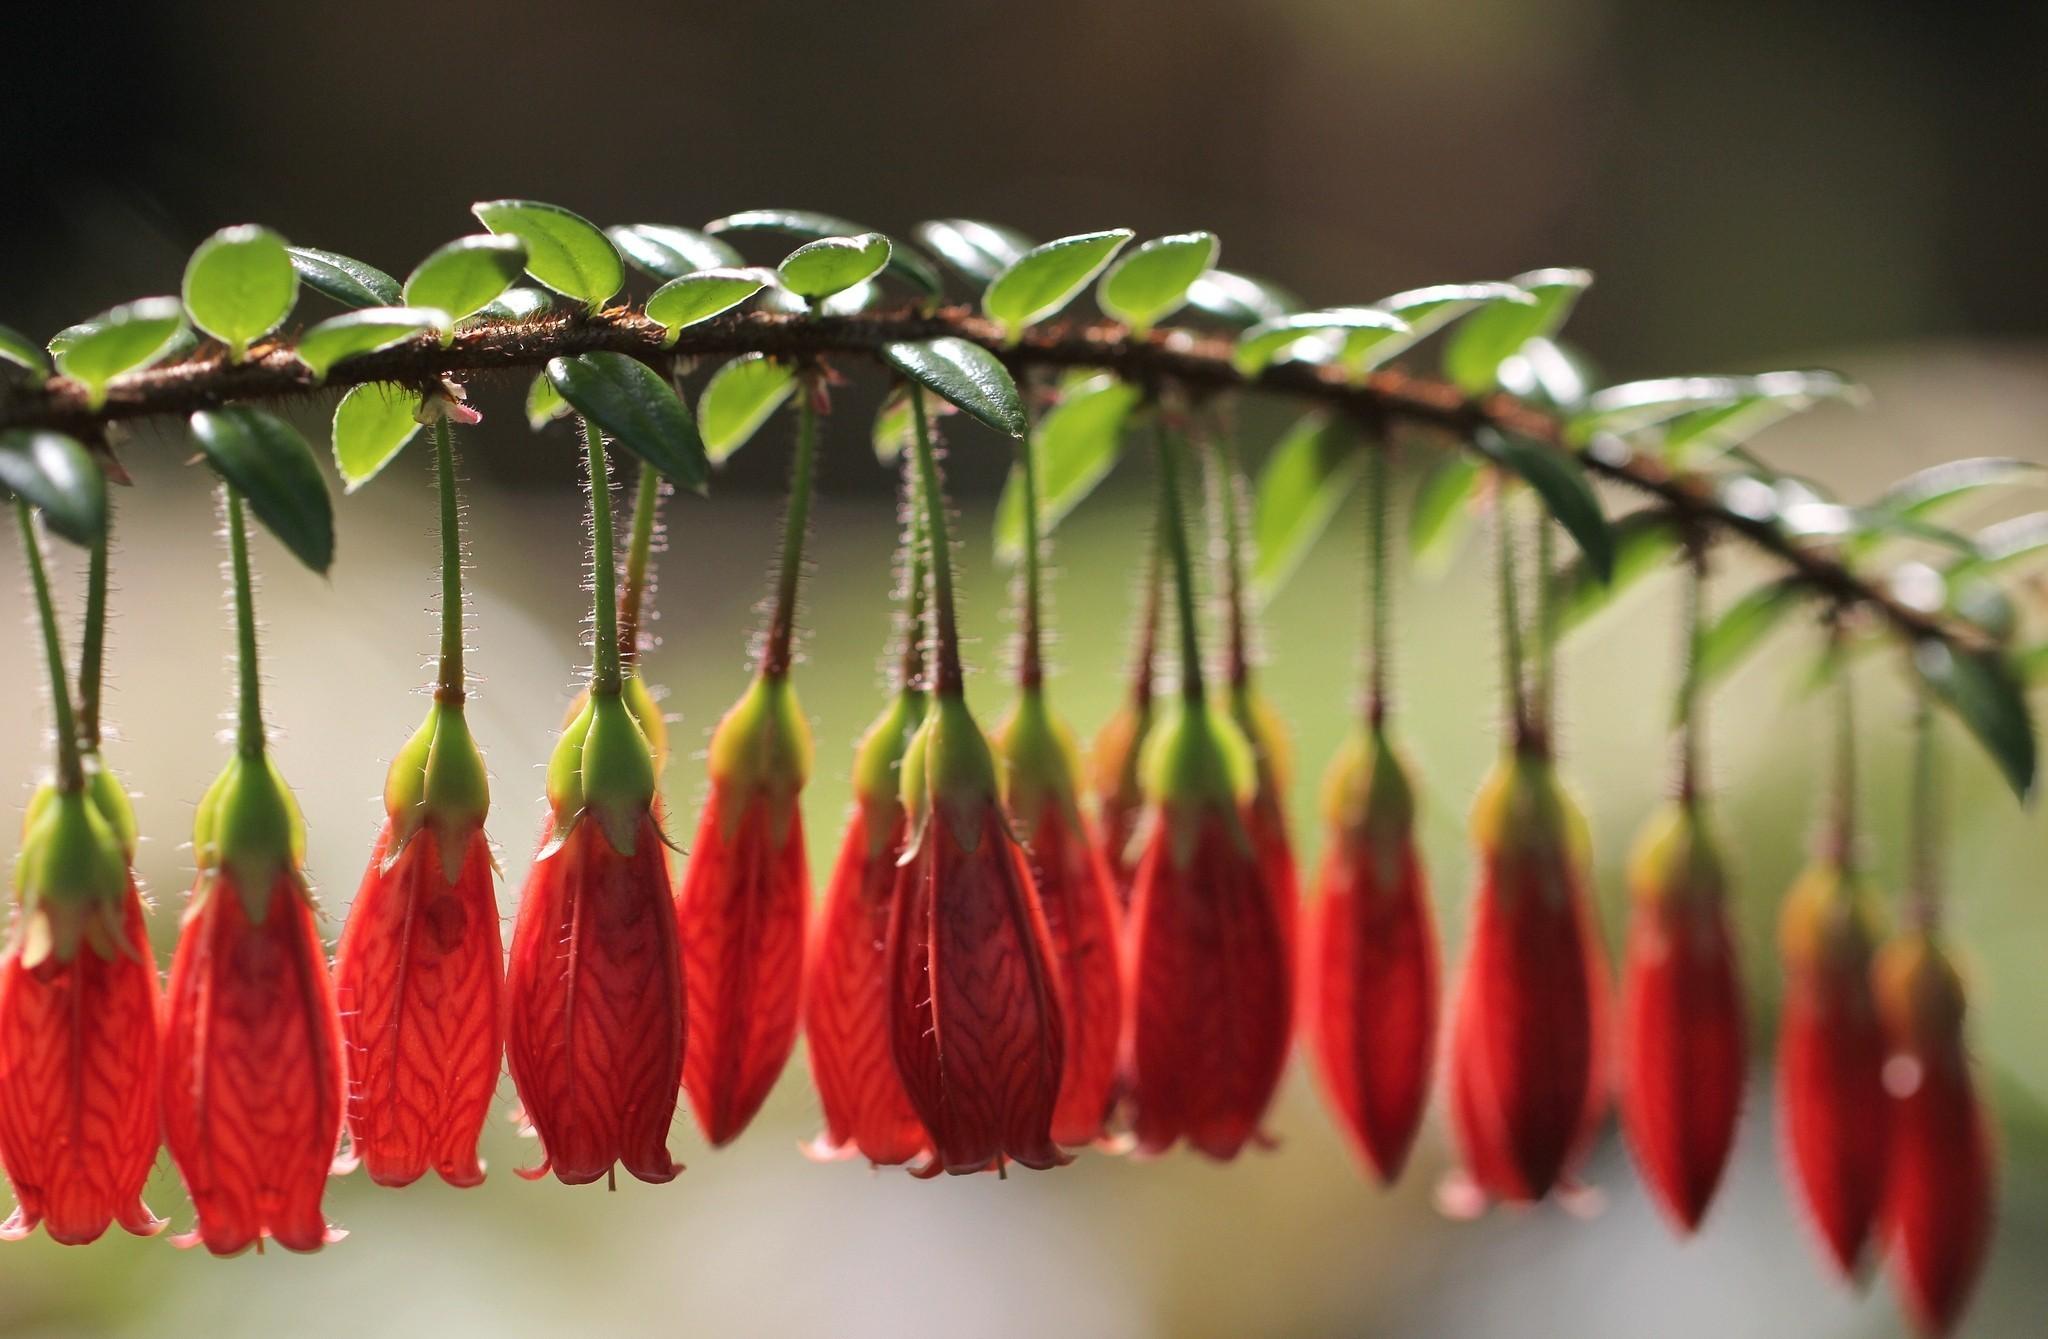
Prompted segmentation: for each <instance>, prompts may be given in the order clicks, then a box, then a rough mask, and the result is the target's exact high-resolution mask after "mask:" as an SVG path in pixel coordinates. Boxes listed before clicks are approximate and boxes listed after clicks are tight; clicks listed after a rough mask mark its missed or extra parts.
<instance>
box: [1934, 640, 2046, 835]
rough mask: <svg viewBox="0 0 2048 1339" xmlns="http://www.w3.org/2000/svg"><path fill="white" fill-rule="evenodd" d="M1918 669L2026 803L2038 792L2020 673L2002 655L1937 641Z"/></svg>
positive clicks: (2033, 751) (2031, 735) (2029, 725)
mask: <svg viewBox="0 0 2048 1339" xmlns="http://www.w3.org/2000/svg"><path fill="white" fill-rule="evenodd" d="M1913 664H1914V666H1915V667H1916V668H1917V669H1918V670H1919V671H1920V676H1921V678H1923V679H1925V680H1926V681H1927V685H1928V686H1929V687H1930V688H1932V689H1933V690H1934V692H1935V695H1936V696H1937V697H1939V698H1940V699H1941V700H1942V701H1943V702H1944V703H1946V704H1947V705H1948V707H1949V709H1950V710H1952V711H1954V712H1955V714H1956V716H1957V717H1958V718H1959V719H1961V721H1962V722H1963V724H1964V725H1965V726H1968V727H1969V730H1970V733H1971V734H1973V735H1975V736H1976V737H1977V742H1978V743H1979V744H1982V745H1983V746H1984V751H1985V752H1986V753H1989V754H1990V755H1991V760H1992V761H1993V762H1995V763H1997V764H1998V770H1999V771H2000V772H2001V773H2002V774H2003V775H2004V777H2005V781H2006V784H2007V785H2009V786H2011V787H2012V789H2013V793H2014V794H2015V795H2017V796H2019V798H2020V799H2021V800H2022V801H2025V800H2026V798H2027V796H2028V793H2029V792H2030V791H2032V790H2033V788H2034V763H2035V758H2034V754H2035V746H2034V723H2033V720H2032V718H2031V717H2030V716H2029V714H2028V712H2027V697H2026V693H2025V690H2024V689H2023V688H2022V686H2021V684H2022V680H2021V678H2020V674H2019V672H2018V669H2017V668H2016V667H2015V666H2014V665H2013V664H2012V663H2010V662H2008V661H2007V660H2006V659H2005V658H2004V657H2002V656H2000V655H1998V654H1996V653H1992V652H1968V651H1953V650H1951V649H1950V648H1949V647H1947V646H1945V645H1943V644H1942V643H1941V642H1937V641H1923V642H1921V643H1920V644H1919V645H1918V646H1917V647H1915V648H1914V652H1913Z"/></svg>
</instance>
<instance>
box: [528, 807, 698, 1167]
mask: <svg viewBox="0 0 2048 1339" xmlns="http://www.w3.org/2000/svg"><path fill="white" fill-rule="evenodd" d="M664 850H665V848H664V847H663V846H662V843H661V832H660V830H659V829H658V828H657V827H656V826H655V823H654V819H653V817H652V816H651V815H647V816H643V817H642V819H641V820H640V826H639V829H638V831H637V832H636V833H635V837H634V843H633V853H632V854H631V855H621V854H620V853H619V852H617V851H615V850H613V849H612V845H611V843H610V842H609V841H608V840H606V838H605V835H604V829H603V827H602V826H601V825H600V824H599V823H598V821H597V819H596V818H595V816H593V815H592V814H589V813H585V814H582V815H579V816H578V817H577V819H576V821H575V823H574V825H573V826H572V827H571V828H570V829H569V833H568V835H567V836H566V837H565V838H564V839H563V840H562V843H561V844H560V845H559V846H557V847H556V848H555V849H554V850H552V851H549V852H547V853H546V854H545V855H543V856H542V857H541V858H539V859H537V860H535V861H534V863H533V871H532V873H531V874H529V875H528V876H527V881H526V888H525V891H524V892H523V893H522V894H521V896H520V903H519V920H518V923H517V924H516V925H515V926H514V928H513V932H512V950H511V955H510V958H509V961H508V965H507V969H506V973H505V1007H506V1014H505V1055H506V1058H507V1060H509V1061H510V1063H511V1069H512V1079H513V1082H514V1083H515V1084H516V1085H517V1086H518V1089H519V1099H520V1102H521V1103H522V1104H523V1105H524V1107H525V1111H526V1118H527V1120H528V1121H529V1122H531V1124H532V1126H533V1129H534V1131H535V1133H537V1134H538V1135H539V1136H540V1141H541V1148H542V1151H543V1157H544V1161H543V1162H542V1163H541V1165H540V1166H539V1167H538V1168H535V1169H534V1170H533V1171H532V1172H530V1173H522V1175H530V1176H541V1175H544V1174H545V1173H546V1172H547V1171H548V1169H549V1167H550V1166H552V1168H553V1169H554V1173H555V1175H556V1176H557V1177H559V1178H560V1179H561V1180H562V1181H563V1182H565V1183H566V1184H569V1185H581V1184H584V1183H587V1182H591V1181H595V1180H598V1179H599V1178H600V1177H604V1176H607V1175H609V1174H611V1172H612V1168H613V1164H614V1163H623V1164H624V1165H625V1168H626V1170H627V1171H629V1172H631V1173H632V1174H633V1175H634V1176H637V1177H639V1178H640V1179H641V1180H643V1181H654V1182H662V1181H668V1180H671V1179H673V1178H674V1176H675V1174H676V1173H677V1172H678V1171H681V1170H682V1168H681V1166H680V1165H679V1164H678V1163H676V1162H675V1161H674V1160H673V1159H671V1158H670V1157H669V1155H668V1127H669V1122H670V1121H671V1120H672V1119H673V1118H674V1116H675V1109H676V1095H677V1091H678V1089H679V1087H680V1085H681V1083H682V1077H683V1041H684V1037H683V983H682V970H683V969H682V958H681V955H680V953H679V952H678V950H677V948H676V922H675V910H674V906H673V904H672V902H671V900H670V891H669V880H668V862H667V860H666V858H665V856H664V854H663V853H664Z"/></svg>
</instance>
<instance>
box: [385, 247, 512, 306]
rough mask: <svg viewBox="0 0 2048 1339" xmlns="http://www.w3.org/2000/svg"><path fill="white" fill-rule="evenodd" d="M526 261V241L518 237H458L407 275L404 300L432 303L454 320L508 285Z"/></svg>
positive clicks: (415, 302)
mask: <svg viewBox="0 0 2048 1339" xmlns="http://www.w3.org/2000/svg"><path fill="white" fill-rule="evenodd" d="M525 266H526V245H525V243H523V242H521V241H520V240H519V239H518V238H517V237H491V236H486V235H483V234H478V235H475V236H471V237H458V238H456V239H455V240H454V241H452V242H450V243H448V244H447V245H446V246H443V247H439V248H437V249H436V250H435V251H434V252H433V254H431V255H429V256H428V257H427V258H426V259H425V260H423V261H421V262H420V263H419V265H418V267H417V268H415V269H414V270H413V272H412V273H411V274H409V275H407V276H406V280H405V293H404V296H405V305H406V306H408V307H432V308H435V309H436V310H439V311H444V312H447V313H448V316H449V318H450V319H451V320H456V321H459V320H461V319H462V318H463V317H465V316H468V315H470V314H472V313H474V312H476V311H479V310H481V309H482V308H483V307H484V306H485V304H487V303H489V302H490V301H491V299H493V298H495V297H497V296H498V295H499V294H500V293H502V292H504V291H505V290H506V289H507V288H510V287H511V286H512V281H513V280H514V279H517V278H518V277H519V272H520V271H521V270H522V269H524V268H525Z"/></svg>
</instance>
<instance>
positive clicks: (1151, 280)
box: [1095, 232, 1218, 334]
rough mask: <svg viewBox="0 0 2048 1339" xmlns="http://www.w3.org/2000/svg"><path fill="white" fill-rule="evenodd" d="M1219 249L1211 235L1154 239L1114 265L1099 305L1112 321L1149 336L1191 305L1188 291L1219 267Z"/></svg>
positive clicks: (1098, 289)
mask: <svg viewBox="0 0 2048 1339" xmlns="http://www.w3.org/2000/svg"><path fill="white" fill-rule="evenodd" d="M1217 249H1218V243H1217V240H1216V234H1214V233H1209V232H1187V233H1175V234H1172V235H1171V236H1167V237H1154V238H1153V239H1152V240H1150V241H1148V242H1145V243H1144V244H1142V245H1140V246H1139V247H1138V248H1137V249H1136V250H1135V251H1127V252H1125V253H1124V254H1123V256H1121V257H1120V258H1119V259H1118V260H1117V262H1116V264H1114V265H1112V266H1110V268H1109V273H1107V274H1105V275H1103V276H1102V282H1101V284H1099V285H1098V286H1097V287H1096V290H1095V300H1096V302H1097V303H1098V304H1099V305H1100V306H1101V307H1102V310H1103V311H1104V312H1105V313H1107V314H1108V315H1109V316H1110V317H1111V319H1113V320H1118V321H1122V322H1123V323H1124V324H1125V325H1127V326H1129V327H1130V328H1131V330H1132V331H1133V332H1134V333H1137V334H1144V333H1145V332H1146V331H1148V330H1150V329H1151V328H1152V327H1153V326H1154V325H1156V324H1158V323H1159V322H1160V321H1161V320H1163V319H1165V318H1166V317H1168V316H1171V315H1173V313H1175V312H1177V311H1179V310H1180V309H1181V307H1183V306H1184V305H1186V303H1187V300H1188V289H1190V288H1192V287H1193V286H1194V283H1195V281H1196V280H1197V279H1199V278H1201V277H1202V276H1203V275H1204V274H1206V273H1208V271H1209V267H1210V266H1212V265H1214V264H1215V263H1216V252H1217Z"/></svg>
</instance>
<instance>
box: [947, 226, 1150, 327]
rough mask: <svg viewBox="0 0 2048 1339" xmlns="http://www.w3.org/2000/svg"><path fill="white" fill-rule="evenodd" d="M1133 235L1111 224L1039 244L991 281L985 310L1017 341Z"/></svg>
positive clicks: (1088, 279)
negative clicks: (1095, 230)
mask: <svg viewBox="0 0 2048 1339" xmlns="http://www.w3.org/2000/svg"><path fill="white" fill-rule="evenodd" d="M1132 236H1133V234H1132V232H1131V230H1130V229H1129V228H1112V229H1110V230H1109V231H1107V232H1089V233H1079V234H1077V235H1075V236H1073V237H1062V238H1059V239H1058V240H1057V241H1051V242H1046V243H1045V244H1043V245H1042V246H1035V247H1033V248H1032V249H1031V250H1029V251H1027V252H1025V253H1024V254H1023V255H1021V256H1019V257H1018V258H1017V259H1016V260H1015V261H1014V262H1012V263H1011V264H1010V265H1009V266H1008V267H1006V268H1005V269H1004V270H1003V272H1002V273H1001V274H999V275H997V276H996V277H995V279H994V280H993V281H992V282H991V283H990V284H989V286H988V291H986V292H985V293H983V294H982V295H981V310H982V312H983V313H984V314H986V315H987V317H988V318H989V319H990V320H991V321H994V322H995V323H996V325H997V326H999V327H1000V328H1001V329H1002V332H1003V335H1004V337H1005V338H1006V339H1012V340H1014V339H1016V338H1017V336H1019V335H1021V334H1022V333H1023V332H1024V328H1025V327H1026V326H1030V325H1035V324H1037V323H1038V322H1040V321H1043V320H1044V319H1045V318H1046V317H1048V316H1051V315H1054V314H1055V313H1057V312H1058V311H1059V310H1060V309H1061V308H1063V307H1065V306H1066V305H1067V304H1068V303H1069V302H1072V301H1073V300H1074V299H1075V298H1076V297H1077V296H1079V295H1080V292H1081V290H1082V289H1084V288H1086V287H1087V286H1088V285H1089V284H1090V283H1092V282H1093V281H1094V279H1095V276H1096V275H1098V274H1100V273H1102V267H1103V266H1105V265H1107V264H1109V262H1110V260H1111V259H1112V258H1113V257H1114V256H1115V255H1116V253H1117V252H1118V251H1121V250H1122V249H1123V246H1124V243H1126V242H1128V241H1130V240H1131V238H1132Z"/></svg>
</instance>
